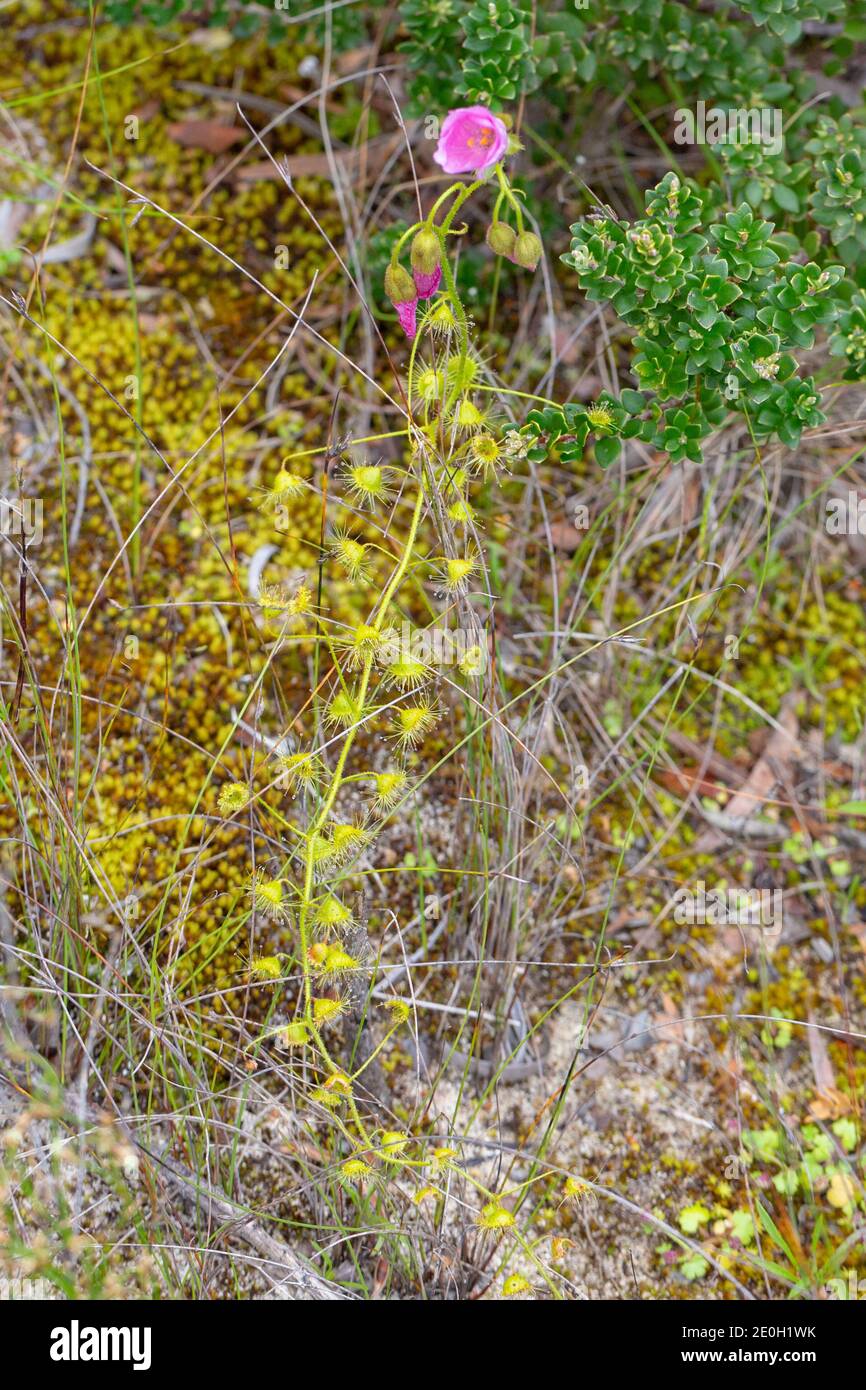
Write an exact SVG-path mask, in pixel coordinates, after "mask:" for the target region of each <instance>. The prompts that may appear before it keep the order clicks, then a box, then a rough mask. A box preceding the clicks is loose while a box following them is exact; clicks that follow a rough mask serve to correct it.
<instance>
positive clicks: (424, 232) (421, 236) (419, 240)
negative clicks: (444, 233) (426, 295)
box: [409, 227, 442, 275]
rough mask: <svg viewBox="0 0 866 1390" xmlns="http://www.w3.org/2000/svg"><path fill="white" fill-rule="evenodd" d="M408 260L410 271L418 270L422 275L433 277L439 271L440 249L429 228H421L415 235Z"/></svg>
mask: <svg viewBox="0 0 866 1390" xmlns="http://www.w3.org/2000/svg"><path fill="white" fill-rule="evenodd" d="M409 259H410V260H411V262H412V269H413V270H419V271H420V272H421V274H422V275H433V274H434V272H435V271H437V270H438V269H439V266H440V264H441V262H442V247H441V245H440V242H439V238H438V236H437V235H436V233H435V232H434V231H432V230H431V228H430V227H422V228H421V230H420V231H419V232H416V233H415V236H414V237H413V239H412V249H411V251H410V253H409Z"/></svg>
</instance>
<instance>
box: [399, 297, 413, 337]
mask: <svg viewBox="0 0 866 1390" xmlns="http://www.w3.org/2000/svg"><path fill="white" fill-rule="evenodd" d="M394 308H395V309H396V310H397V317H398V319H399V320H400V327H401V328H402V330H403V332H404V333H405V334H406V337H407V338H414V337H415V331H416V324H415V313H416V310H417V308H418V300H417V298H416V299H404V301H403V303H402V304H395V305H394Z"/></svg>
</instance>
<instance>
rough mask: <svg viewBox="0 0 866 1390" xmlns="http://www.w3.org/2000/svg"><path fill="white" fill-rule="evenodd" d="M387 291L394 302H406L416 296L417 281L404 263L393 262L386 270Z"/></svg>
mask: <svg viewBox="0 0 866 1390" xmlns="http://www.w3.org/2000/svg"><path fill="white" fill-rule="evenodd" d="M385 293H386V294H387V296H388V298H389V299H390V301H391V303H392V304H395V305H396V304H406V303H408V302H409V301H410V300H413V299H415V298H416V294H415V281H414V280H413V279H412V276H411V275H410V274H409V272H408V270H404V268H403V266H402V265H394V264H393V262H392V263H391V264H390V265H389V266H388V269H387V270H386V271H385Z"/></svg>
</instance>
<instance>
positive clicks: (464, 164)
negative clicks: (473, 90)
mask: <svg viewBox="0 0 866 1390" xmlns="http://www.w3.org/2000/svg"><path fill="white" fill-rule="evenodd" d="M507 148H508V131H507V130H506V129H505V124H504V122H503V121H501V120H500V119H499V117H498V116H494V114H493V112H492V111H490V110H489V109H488V108H487V107H486V106H458V107H457V108H456V109H455V110H454V111H449V112H448V115H447V116H446V117H445V120H444V121H443V122H442V130H441V132H440V135H439V143H438V145H437V146H436V151H435V153H434V155H433V158H434V159H435V161H436V163H437V164H439V165H441V167H442V168H443V169H444V170H445V173H446V174H468V173H471V172H478V171H480V170H482V169H489V168H490V167H491V166H492V165H494V164H497V163H498V162H499V160H500V159H501V158H502V156H503V155H504V154H505V151H506V150H507Z"/></svg>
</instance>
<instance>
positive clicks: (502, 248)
mask: <svg viewBox="0 0 866 1390" xmlns="http://www.w3.org/2000/svg"><path fill="white" fill-rule="evenodd" d="M516 239H517V238H516V237H515V235H514V228H513V227H509V225H508V223H507V222H491V224H490V226H489V227H488V228H487V245H488V246H489V247H490V250H491V251H493V252H495V254H496V255H497V256H511V255H513V253H514V243H515V241H516Z"/></svg>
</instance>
